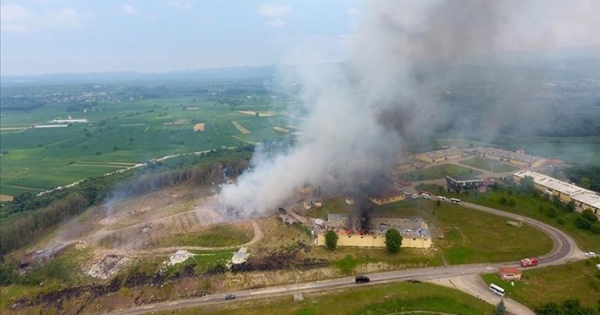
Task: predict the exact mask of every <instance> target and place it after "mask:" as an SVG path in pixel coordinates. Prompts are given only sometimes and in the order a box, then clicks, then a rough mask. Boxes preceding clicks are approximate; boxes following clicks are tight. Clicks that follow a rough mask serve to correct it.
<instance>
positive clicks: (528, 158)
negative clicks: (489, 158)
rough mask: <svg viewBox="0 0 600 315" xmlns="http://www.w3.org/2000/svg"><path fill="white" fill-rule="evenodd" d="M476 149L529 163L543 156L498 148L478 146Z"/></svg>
mask: <svg viewBox="0 0 600 315" xmlns="http://www.w3.org/2000/svg"><path fill="white" fill-rule="evenodd" d="M475 150H476V151H477V152H481V153H484V154H491V155H495V156H499V157H504V158H508V159H514V160H519V161H523V162H527V163H533V162H535V161H537V160H539V159H541V157H539V156H535V155H529V154H525V153H519V152H513V151H508V150H502V149H496V148H483V147H479V148H476V149H475Z"/></svg>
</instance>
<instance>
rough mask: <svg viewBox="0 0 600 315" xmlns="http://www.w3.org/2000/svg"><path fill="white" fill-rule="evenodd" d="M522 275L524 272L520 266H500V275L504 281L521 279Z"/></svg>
mask: <svg viewBox="0 0 600 315" xmlns="http://www.w3.org/2000/svg"><path fill="white" fill-rule="evenodd" d="M522 275H523V273H522V272H521V270H519V268H514V267H500V268H498V276H500V279H502V280H504V281H511V280H521V276H522Z"/></svg>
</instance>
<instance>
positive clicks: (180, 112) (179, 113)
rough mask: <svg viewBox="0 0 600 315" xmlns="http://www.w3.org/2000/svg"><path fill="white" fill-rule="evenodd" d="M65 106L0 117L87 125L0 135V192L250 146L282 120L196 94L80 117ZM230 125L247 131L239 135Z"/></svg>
mask: <svg viewBox="0 0 600 315" xmlns="http://www.w3.org/2000/svg"><path fill="white" fill-rule="evenodd" d="M244 104H245V106H246V107H244V108H243V109H244V110H253V109H256V110H259V109H260V110H268V109H269V108H270V107H269V106H270V103H269V101H268V100H263V101H248V102H245V103H244ZM68 105H69V104H47V105H46V106H44V107H40V108H38V109H35V110H31V111H29V112H10V113H9V114H7V115H2V117H1V120H2V127H3V128H17V127H27V126H32V125H34V124H37V123H42V124H43V123H46V122H47V121H50V120H52V119H57V118H60V119H66V118H67V116H69V115H74V117H73V118H78V119H80V118H86V119H88V121H89V122H88V123H83V124H77V123H75V124H72V125H70V126H68V127H66V128H49V129H34V128H30V129H27V130H24V131H20V130H3V131H2V132H1V133H0V143H1V149H2V151H3V152H8V154H2V156H0V176H1V177H2V182H1V183H0V194H3V195H12V196H15V195H17V194H19V193H21V192H25V191H28V192H34V193H37V192H39V191H42V190H47V189H52V188H55V187H57V186H61V185H65V184H69V183H72V182H74V181H77V180H81V179H84V178H87V177H89V176H98V175H102V174H105V173H108V172H110V171H114V170H116V169H118V168H119V165H118V164H115V163H143V162H146V161H148V160H150V159H152V158H159V157H163V156H166V155H172V154H177V153H190V152H197V151H205V150H212V149H220V148H222V147H234V146H238V145H240V144H248V143H258V142H261V141H263V140H266V139H273V138H277V137H282V136H284V135H282V134H281V133H278V132H277V131H276V130H274V129H273V127H274V126H277V125H284V124H285V123H286V119H284V118H283V117H278V116H270V117H263V116H259V117H256V116H253V115H247V114H243V113H240V112H239V111H238V110H237V109H235V110H234V109H233V108H231V107H229V106H227V105H217V104H216V103H215V102H214V101H210V100H208V99H206V98H205V99H203V98H202V96H198V97H189V98H161V99H133V100H129V99H127V100H125V101H123V102H120V103H116V102H100V103H99V104H98V106H97V107H98V110H95V111H89V112H87V113H82V112H78V113H72V112H67V107H68ZM188 108H194V109H193V110H190V109H188ZM232 121H234V122H238V123H239V124H241V125H242V126H243V127H245V128H246V129H247V130H248V131H250V133H249V134H241V133H240V131H238V129H236V127H235V126H234V125H233V124H232ZM196 123H204V124H205V130H204V131H201V132H200V131H199V132H195V131H193V127H194V125H195V124H196ZM92 163H94V164H92ZM84 164H85V166H84Z"/></svg>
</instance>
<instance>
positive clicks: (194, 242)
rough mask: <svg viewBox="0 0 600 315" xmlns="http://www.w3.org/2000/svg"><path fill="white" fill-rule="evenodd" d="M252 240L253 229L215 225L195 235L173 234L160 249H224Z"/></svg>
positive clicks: (160, 245)
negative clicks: (188, 247)
mask: <svg viewBox="0 0 600 315" xmlns="http://www.w3.org/2000/svg"><path fill="white" fill-rule="evenodd" d="M251 239H252V229H251V228H248V227H243V226H238V225H225V224H223V225H213V226H211V227H209V228H208V229H206V230H203V231H198V232H194V233H185V234H173V235H171V236H169V237H167V238H164V239H162V240H161V241H160V242H159V243H158V245H157V246H158V247H173V246H203V247H223V246H235V245H242V244H244V243H247V242H249V241H250V240H251Z"/></svg>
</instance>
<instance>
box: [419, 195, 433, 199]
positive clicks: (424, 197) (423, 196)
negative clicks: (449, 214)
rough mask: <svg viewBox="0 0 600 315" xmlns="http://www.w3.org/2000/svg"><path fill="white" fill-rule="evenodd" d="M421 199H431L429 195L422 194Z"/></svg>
mask: <svg viewBox="0 0 600 315" xmlns="http://www.w3.org/2000/svg"><path fill="white" fill-rule="evenodd" d="M421 198H423V199H431V195H429V194H422V195H421Z"/></svg>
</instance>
